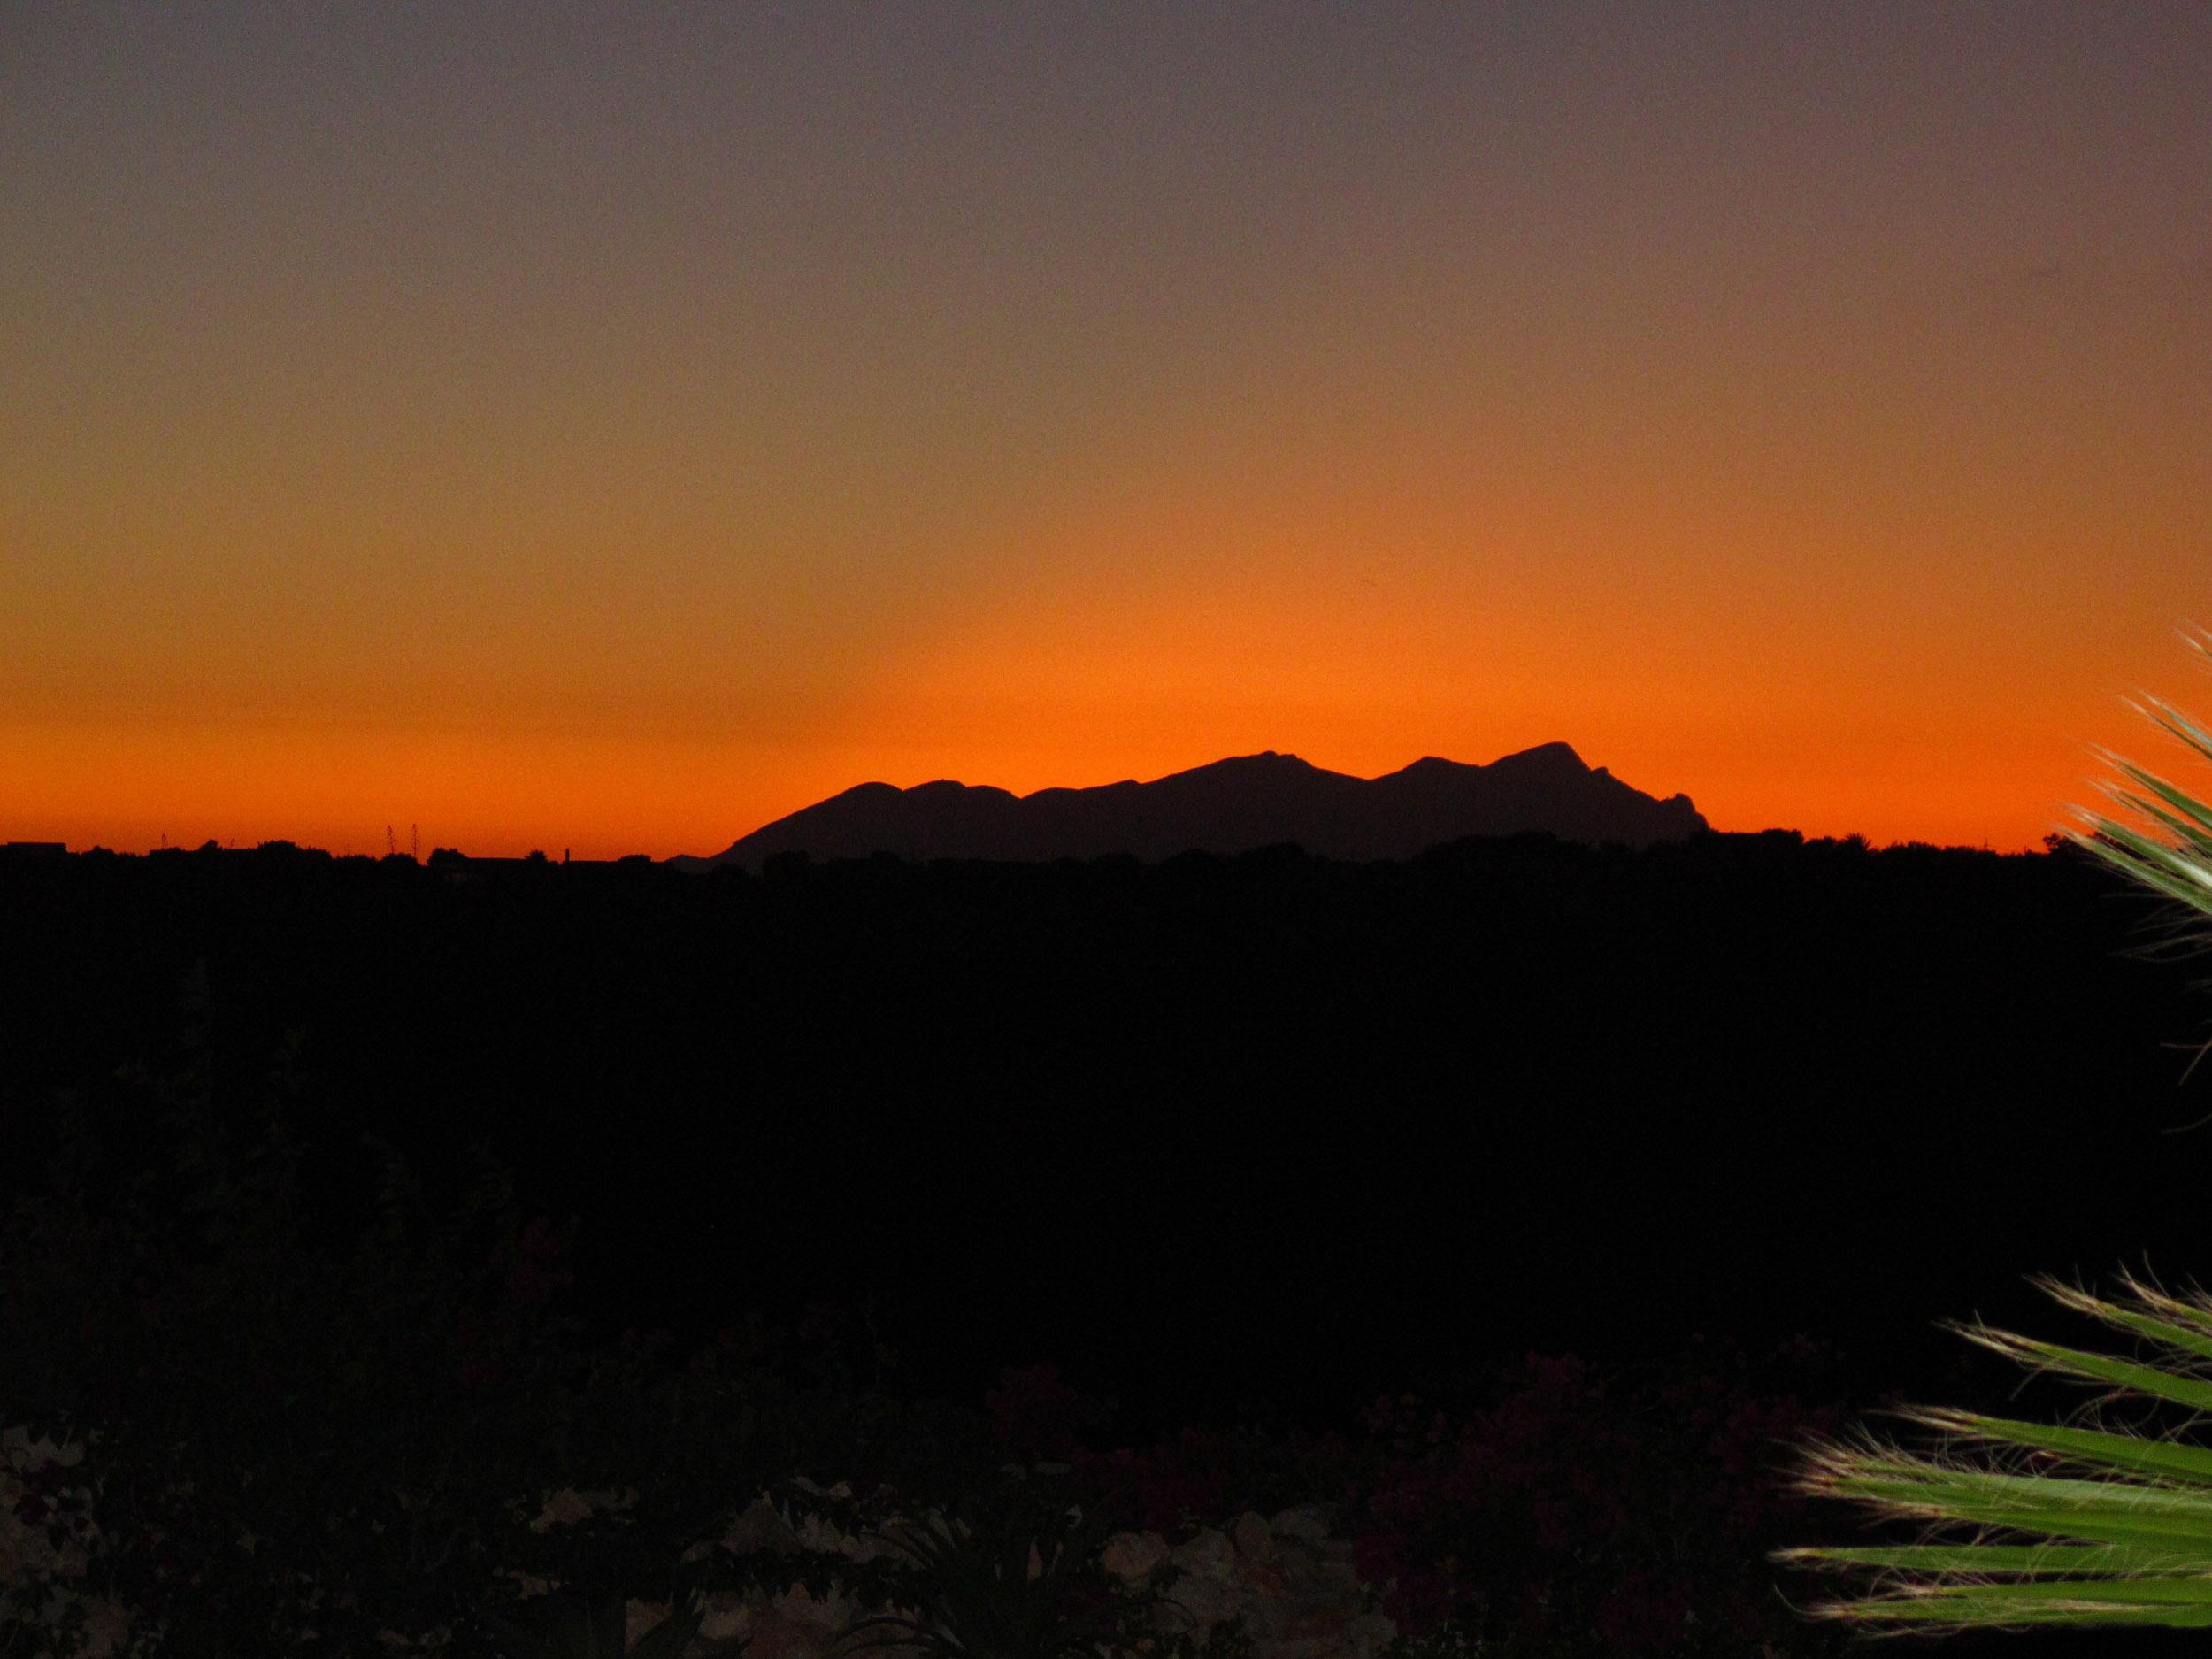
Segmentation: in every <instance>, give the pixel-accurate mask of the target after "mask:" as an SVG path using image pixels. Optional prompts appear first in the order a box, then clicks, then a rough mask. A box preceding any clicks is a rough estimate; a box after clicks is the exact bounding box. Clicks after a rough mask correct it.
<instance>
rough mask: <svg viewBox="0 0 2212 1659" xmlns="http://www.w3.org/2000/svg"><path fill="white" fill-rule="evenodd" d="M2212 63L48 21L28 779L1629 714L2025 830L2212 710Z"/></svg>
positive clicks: (357, 825) (751, 758) (1179, 31)
mask: <svg viewBox="0 0 2212 1659" xmlns="http://www.w3.org/2000/svg"><path fill="white" fill-rule="evenodd" d="M1140 13H1141V15H1140ZM2207 85H2212V12H2206V11H2205V10H2203V9H2202V8H2196V7H2185V6H2173V7H2165V8H2162V7H2157V6H2151V7H2142V8H2097V7H2083V6H2079V5H2076V4H2070V0H2019V3H2018V4H2016V5H2013V6H2009V7H2007V8H2003V9H2002V12H2001V13H1984V12H1970V11H1960V10H1956V9H1946V8H1930V7H1925V6H1922V5H1917V4H1909V0H1870V4H1865V5H1862V6H1855V7H1850V8H1836V9H1830V10H1828V11H1818V12H1816V11H1813V10H1809V9H1806V8H1777V7H1770V6H1759V5H1751V4H1744V5H1736V4H1733V3H1732V0H1731V3H1730V4H1722V5H1718V6H1716V7H1713V8H1709V9H1699V10H1695V11H1691V10H1681V9H1650V8H1632V7H1609V6H1605V5H1594V6H1588V7H1559V6H1553V5H1550V4H1535V3H1534V0H1504V3H1503V4H1498V5H1494V6H1486V7H1481V8H1430V9H1425V10H1422V9H1406V8H1398V9H1389V8H1355V7H1342V6H1338V5H1334V4H1325V3H1322V0H1280V3H1279V4H1273V5H1270V6H1267V7H1263V8H1251V9H1230V10H1227V11H1221V12H1215V11H1211V10H1199V9H1192V8H1176V7H1170V8H1162V9H1159V10H1158V11H1157V12H1143V9H1141V8H1139V9H1136V10H1131V9H1127V8H1122V7H1104V6H1100V7H1093V6H1089V5H1086V4H1071V5H1069V6H1065V7H1053V8H1042V9H1032V10H1030V11H1026V12H1014V13H1002V12H996V11H994V10H991V9H987V8H986V9H977V8H971V7H966V6H956V5H939V4H934V0H918V4H915V5H913V6H911V7H902V8H887V9H886V8H861V7H855V8H827V7H825V8H802V9H800V10H799V11H798V12H795V13H794V14H793V15H792V16H790V17H782V16H780V15H772V13H771V12H770V11H769V10H766V9H755V8H685V7H673V6H663V5H660V4H657V0H639V4H634V5H626V6H623V7H595V6H590V5H588V6H585V7H583V8H580V9H579V10H577V11H575V12H573V14H570V13H561V14H559V15H555V14H553V13H549V12H548V13H540V12H525V13H521V14H517V15H515V16H511V17H510V16H507V15H506V14H504V13H500V14H495V13H492V12H480V11H476V10H471V9H454V10H447V11H419V10H409V9H402V8H365V9H357V10H343V9H342V11H341V12H304V11H302V12H287V11H286V10H284V9H275V10H271V9H267V8H254V7H248V6H244V5H239V4H231V0H213V3H212V4H210V5H209V6H207V7H204V8H195V10H194V13H193V15H192V16H191V17H189V18H187V17H186V16H184V15H183V14H181V13H177V12H171V11H166V10H163V9H159V8H153V9H144V8H134V9H120V8H104V7H101V6H98V5H88V6H83V7H71V8H65V9H59V10H50V11H47V12H27V13H24V14H22V15H17V16H12V17H10V18H9V19H7V20H6V21H5V22H4V23H0V112H4V113H0V134H4V136H0V147H4V149H5V150H6V152H7V154H8V156H9V162H10V165H8V166H7V167H6V168H4V169H0V220H4V222H6V223H7V224H9V225H10V226H11V227H12V234H11V236H10V238H9V241H8V246H7V248H6V250H5V257H0V314H4V315H6V316H7V317H8V318H9V319H10V321H11V323H12V324H14V325H15V326H12V327H11V328H9V329H6V330H0V839H22V840H63V841H67V842H68V843H69V844H71V845H72V846H73V847H79V848H84V847H89V846H93V845H104V846H108V847H111V848H114V849H119V850H132V851H135V850H143V849H149V848H151V847H153V846H156V845H157V844H159V843H160V841H162V840H163V839H166V840H167V841H169V842H170V843H172V844H184V845H197V844H199V843H201V842H203V841H206V840H210V839H212V840H214V841H219V842H227V841H235V842H236V843H238V844H240V845H250V844H252V843H255V842H257V841H263V840H270V839H284V840H290V841H298V842H301V843H303V844H307V845H314V846H321V847H325V848H327V849H331V850H333V851H340V852H342V851H345V850H348V849H351V850H355V851H381V850H382V849H383V846H384V835H385V826H387V825H388V824H389V825H391V826H394V833H395V839H396V841H398V842H399V844H400V845H402V846H405V845H406V844H407V841H408V838H409V826H411V825H413V826H419V833H420V836H421V842H422V846H423V848H424V849H425V850H426V851H427V850H429V849H432V848H433V847H437V846H452V847H458V848H460V849H462V850H464V851H466V852H471V853H478V854H484V855H501V854H517V853H521V852H526V851H528V850H530V849H533V848H537V849H543V850H545V851H547V852H548V853H549V854H552V855H554V856H558V854H559V852H560V851H561V849H569V850H570V851H572V853H573V854H574V855H575V856H580V857H606V856H621V855H624V854H628V853H634V852H642V853H647V854H650V855H653V856H668V855H671V854H675V853H707V852H713V851H718V850H719V849H721V848H723V847H725V846H727V845H728V844H729V843H730V842H731V841H733V840H735V839H737V838H738V837H739V836H741V835H742V834H745V833H749V832H750V831H751V830H753V829H756V828H757V827H759V826H761V825H763V824H764V823H767V822H769V821H772V820H773V819H774V818H779V817H780V816H782V815H784V814H786V813H788V812H791V811H794V810H798V809H799V808H802V807H803V806H806V805H808V804H810V803H812V802H814V801H817V800H819V799H821V798H823V797H824V796H826V795H832V794H834V793H835V792H837V791H839V790H841V789H843V788H847V787H851V786H852V785H854V784H856V783H861V782H864V781H870V780H882V781H887V782H891V783H895V784H901V785H911V784H915V783H919V782H925V781H928V780H933V779H937V778H954V779H958V780H962V781H965V782H970V783H989V784H995V785H998V786H1000V787H1007V788H1010V789H1014V790H1016V791H1018V792H1024V793H1025V792H1027V791H1030V790H1033V789H1036V788H1040V787H1048V786H1083V785H1089V784H1099V783H1108V782H1112V781H1116V780H1120V779H1123V778H1132V777H1133V778H1138V779H1150V778H1156V777H1159V776H1162V775H1164V774H1166V773H1169V772H1175V771H1179V770H1182V769H1185V768H1187V767H1190V766H1195V765H1200V764H1205V763H1207V762H1209V761H1212V760H1216V759H1219V758H1221V757H1225V756H1228V755H1234V754H1248V753H1253V752H1256V751H1258V750H1262V749H1275V750H1279V751H1284V752H1288V753H1295V754H1298V755H1301V756H1302V757H1305V758H1306V759H1307V760H1309V761H1310V762H1312V763H1313V764H1317V765H1320V766H1325V767H1328V768H1331V769H1333V770H1337V771H1341V772H1351V773H1355V774H1357V775H1360V776H1374V775H1377V774H1379V773H1381V772H1388V771H1393V770H1395V769H1396V768H1398V767H1401V766H1403V765H1405V764H1408V763H1409V762H1411V761H1413V760H1415V759H1417V758H1418V757H1421V756H1423V755H1426V754H1435V755H1440V756H1444V757H1448V758H1451V759H1455V760H1460V761H1472V762H1483V763H1486V762H1488V761H1491V760H1494V759H1495V758H1497V757H1499V756H1501V755H1504V754H1508V753H1511V752H1513V751H1516V750H1518V749H1525V748H1528V747H1531V746H1532V745H1535V744H1538V743H1542V742H1548V741H1566V742H1569V743H1571V744H1572V745H1573V746H1574V747H1575V748H1576V749H1577V750H1578V752H1579V753H1580V754H1581V755H1582V757H1583V758H1584V759H1585V760H1586V761H1587V762H1588V763H1590V764H1593V765H1602V766H1605V767H1607V768H1608V769H1609V770H1610V771H1611V772H1613V773H1614V774H1615V775H1616V776H1617V777H1618V778H1620V779H1621V780H1624V782H1626V783H1628V784H1630V785H1632V786H1633V787H1637V788H1639V789H1642V790H1644V791H1646V792H1647V793H1650V794H1653V795H1661V796H1665V795H1672V794H1675V793H1678V792H1679V793H1683V794H1686V795H1689V796H1690V797H1691V798H1692V800H1693V801H1694V803H1696V805H1697V807H1698V809H1699V810H1701V812H1703V813H1704V815H1705V817H1706V818H1707V819H1708V820H1709V822H1710V823H1711V824H1712V825H1713V826H1715V827H1717V828H1719V829H1724V830H1756V829H1763V828H1768V827H1786V828H1794V829H1798V830H1801V831H1802V832H1803V833H1806V834H1807V835H1809V836H1819V835H1846V834H1852V833H1857V834H1863V835H1864V836H1865V837H1866V838H1867V839H1868V840H1869V841H1872V842H1874V843H1876V844H1878V845H1882V844H1887V843H1890V842H1893V841H1908V840H1919V841H1935V842H1939V843H1943V844H1951V845H1968V846H1979V845H1985V844H1986V845H1988V846H1991V847H1993V848H1996V849H2001V850H2016V849H2032V848H2035V847H2037V846H2039V844H2040V841H2041V839H2042V837H2043V836H2044V834H2045V833H2047V831H2048V830H2049V829H2050V828H2051V827H2053V826H2054V825H2055V823H2056V822H2058V821H2059V820H2060V819H2061V818H2063V816H2064V815H2065V812H2066V810H2067V808H2068V806H2069V805H2070V804H2072V803H2080V804H2084V805H2089V804H2093V803H2094V801H2095V798H2096V797H2095V796H2094V793H2093V788H2092V786H2091V784H2090V782H2089V780H2090V779H2092V778H2093V777H2094V776H2096V775H2097V774H2098V772H2099V768H2098V765H2097V764H2096V762H2095V761H2094V760H2093V757H2092V756H2091V755H2090V754H2089V753H2088V746H2090V745H2092V744H2101V745H2105V746H2108V747H2109V748H2112V749H2116V750H2118V751H2119V752H2121V753H2123V754H2126V755H2129V756H2130V757H2133V758H2136V759H2138V760H2139V761H2140V762H2142V763H2143V764H2147V765H2148V766H2150V767H2152V768H2153V769H2154V770H2159V769H2161V768H2162V767H2163V766H2164V765H2166V764H2169V762H2170V760H2171V759H2172V758H2173V757H2172V756H2171V754H2170V751H2169V749H2168V746H2167V745H2166V742H2165V740H2164V739H2162V737H2161V736H2160V735H2159V734H2158V733H2155V732H2154V730H2153V729H2152V728H2150V727H2148V726H2145V725H2143V724H2142V723H2140V722H2139V721H2138V720H2137V719H2136V718H2134V717H2132V716H2131V714H2129V713H2128V711H2127V710H2125V709H2124V707H2123V706H2122V705H2121V703H2120V701H2119V699H2120V698H2121V697H2122V696H2124V695H2126V694H2128V693H2130V692H2131V691H2133V690H2134V689H2135V688H2137V687H2147V688H2149V689H2152V690H2154V691H2156V692H2158V693H2159V694H2160V695H2165V696H2168V697H2170V699H2171V700H2172V701H2173V702H2175V703H2177V704H2179V705H2180V706H2182V707H2184V708H2190V707H2196V708H2197V709H2199V710H2200V711H2212V687H2203V688H2202V689H2201V692H2200V687H2199V686H2197V685H2193V684H2192V683H2191V681H2192V680H2193V676H2190V675H2185V674H2184V673H2183V672H2182V670H2183V667H2184V664H2185V663H2186V662H2188V661H2189V660H2190V659H2189V657H2188V656H2187V654H2186V653H2185V652H2184V651H2183V650H2182V649H2180V647H2179V646H2178V645H2177V642H2176V641H2175V639H2174V631H2175V630H2176V629H2177V627H2179V626H2182V625H2184V624H2186V623H2190V622H2197V623H2205V622H2212V595H2208V593H2207V587H2206V582H2207V578H2208V576H2212V442H2208V438H2207V434H2212V195H2208V193H2207V190H2206V188H2205V180H2206V178H2207V176H2208V175H2207V173H2206V170H2205V168H2204V166H2203V158H2204V157H2205V155H2207V154H2208V153H2212V102H2208V100H2207V99H2206V98H2205V96H2204V94H2203V88H2205V87H2206V86H2207ZM2184 776H2185V774H2184ZM2181 780H2182V778H2177V781H2181Z"/></svg>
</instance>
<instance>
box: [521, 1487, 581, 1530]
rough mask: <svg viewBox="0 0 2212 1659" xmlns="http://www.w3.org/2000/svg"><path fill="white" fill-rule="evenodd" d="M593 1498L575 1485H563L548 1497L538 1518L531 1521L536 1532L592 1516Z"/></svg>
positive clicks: (531, 1527)
mask: <svg viewBox="0 0 2212 1659" xmlns="http://www.w3.org/2000/svg"><path fill="white" fill-rule="evenodd" d="M591 1513H592V1508H591V1500H590V1499H589V1498H587V1497H586V1496H585V1495H584V1494H582V1493H580V1492H579V1491H577V1490H576V1488H575V1487H573V1486H563V1487H562V1488H561V1489H560V1490H559V1491H558V1492H557V1493H555V1494H553V1495H552V1496H550V1497H549V1498H548V1499H546V1501H545V1507H544V1508H543V1509H540V1510H539V1511H538V1518H537V1519H536V1520H534V1521H533V1522H531V1523H530V1530H531V1531H532V1532H549V1531H551V1530H552V1529H553V1528H554V1527H556V1526H566V1525H571V1524H572V1523H574V1522H577V1521H588V1520H589V1519H590V1518H591Z"/></svg>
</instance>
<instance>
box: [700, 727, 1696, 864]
mask: <svg viewBox="0 0 2212 1659" xmlns="http://www.w3.org/2000/svg"><path fill="white" fill-rule="evenodd" d="M1706 827H1707V826H1706V822H1705V819H1704V818H1702V817H1701V815H1700V814H1699V812H1698V810H1697V809H1696V808H1695V807H1694V806H1693V805H1692V804H1691V803H1690V798H1689V796H1687V795H1674V796H1671V797H1670V798H1669V799H1667V800H1664V801H1662V800H1658V799H1656V798H1655V797H1654V796H1651V795H1645V794H1644V793H1642V792H1641V791H1640V790H1638V789H1633V788H1631V787H1629V786H1628V785H1627V784H1624V783H1623V782H1622V781H1621V780H1619V779H1617V778H1616V777H1614V776H1613V775H1612V774H1611V773H1610V772H1607V771H1606V769H1605V768H1604V767H1602V766H1599V767H1595V768H1593V767H1591V766H1588V765H1586V764H1584V762H1583V759H1582V757H1580V756H1579V755H1578V754H1576V753H1575V751H1574V750H1573V749H1572V748H1571V747H1570V746H1569V745H1567V744H1565V743H1544V744H1540V745H1539V746H1538V747H1536V748H1534V749H1523V750H1522V751H1521V752H1520V753H1518V754H1516V755H1508V756H1505V757H1502V759H1499V760H1494V761H1493V762H1491V763H1490V764H1488V765H1487V766H1477V765H1469V764H1463V763H1461V762H1458V761H1450V760H1440V759H1438V758H1437V757H1435V756H1433V755H1432V756H1429V757H1426V758H1425V759H1421V760H1417V761H1415V762H1414V763H1413V764H1411V765H1410V766H1408V767H1406V768H1404V769H1403V770H1402V771H1400V772H1390V773H1387V774H1386V775H1385V776H1383V777H1380V778H1372V779H1370V778H1355V777H1352V776H1351V775H1349V774H1348V773H1346V772H1328V771H1325V770H1324V769H1323V768H1321V767H1319V766H1315V765H1311V764H1309V763H1307V762H1305V761H1302V760H1301V759H1299V758H1298V757H1297V756H1295V755H1279V754H1277V753H1275V752H1274V751H1273V750H1272V749H1270V750H1268V751H1267V752H1266V753H1265V754H1261V755H1240V756H1237V757H1233V758H1231V759H1227V760H1217V761H1215V762H1214V763H1213V764H1210V765H1206V766H1198V767H1194V768H1193V769H1192V770H1191V771H1189V772H1175V773H1172V774H1171V775H1170V776H1168V777H1165V778H1160V779H1156V780H1154V781H1153V782H1150V783H1138V782H1136V781H1135V780H1124V781H1123V782H1120V783H1110V784H1102V785H1101V786H1099V787H1095V788H1089V789H1040V790H1038V791H1037V792H1036V793H1035V794H1033V795H1013V794H1011V793H1010V792H1009V791H1007V790H1004V789H998V788H994V787H991V786H989V785H987V784H963V783H953V782H949V781H945V780H940V781H938V782H935V783H924V784H917V785H915V786H914V787H912V788H910V789H901V788H898V787H895V786H894V785H891V784H887V783H864V784H859V785H856V787H853V788H850V789H847V790H845V791H844V792H843V793H842V794H840V795H832V796H830V797H829V799H827V800H826V801H818V802H817V803H815V804H814V805H812V806H810V807H805V808H803V809H801V810H799V811H796V812H794V813H792V814H791V815H790V816H789V817H788V818H778V819H777V820H776V821H775V822H774V823H772V824H768V825H764V826H762V827H761V828H759V829H757V830H755V831H754V832H753V833H751V834H749V835H746V836H742V837H741V838H740V839H739V840H737V841H734V842H733V843H732V844H731V845H730V846H729V847H728V848H726V849H724V850H723V851H722V852H720V853H718V854H716V855H715V856H712V857H710V858H693V857H679V858H675V859H672V860H670V862H671V863H672V864H680V865H683V866H686V867H689V868H695V869H704V868H708V867H710V866H712V865H715V864H739V865H741V866H743V867H744V868H747V869H750V870H757V869H758V868H759V867H760V865H761V864H762V863H763V861H764V860H765V859H767V858H770V857H772V856H774V855H776V854H778V853H784V852H805V853H809V854H810V855H812V856H814V857H816V858H864V857H866V856H869V855H870V854H872V853H879V852H887V853H895V854H897V855H898V856H901V857H903V858H912V859H931V858H992V859H1010V860H1023V861H1044V860H1050V859H1055V858H1096V857H1102V856H1107V855H1110V854H1116V853H1127V854H1133V855H1134V856H1137V857H1139V858H1143V859H1161V858H1169V857H1172V856H1174V855H1176V854H1177V853H1181V852H1190V851H1197V852H1209V853H1222V854H1233V853H1241V852H1249V851H1251V850H1253V849H1256V848H1260V847H1270V846H1279V845H1282V844H1284V843H1286V842H1294V843H1296V844H1297V845H1299V846H1301V847H1303V848H1304V849H1306V850H1307V851H1308V852H1310V853H1313V854H1315V855H1317V856H1322V857H1328V858H1347V859H1372V858H1406V857H1410V856H1413V855H1414V854H1416V853H1418V852H1422V851H1425V850H1426V849H1429V848H1431V847H1434V846H1437V845H1439V844H1440V843H1442V842H1444V841H1456V840H1458V839H1459V838H1460V837H1462V836H1466V835H1511V834H1516V833H1520V832H1522V831H1526V830H1545V831H1549V832H1550V833H1553V834H1555V835H1557V836H1558V837H1559V838H1560V839H1561V840H1563V841H1582V842H1587V843H1591V844H1598V843H1602V842H1606V841H1620V842H1624V843H1625V844H1627V845H1630V846H1636V847H1641V846H1646V845H1648V844H1649V843H1651V842H1653V841H1680V840H1683V839H1685V838H1686V837H1688V836H1691V835H1694V834H1695V833H1698V832H1699V831H1700V830H1702V829H1704V828H1706Z"/></svg>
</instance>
